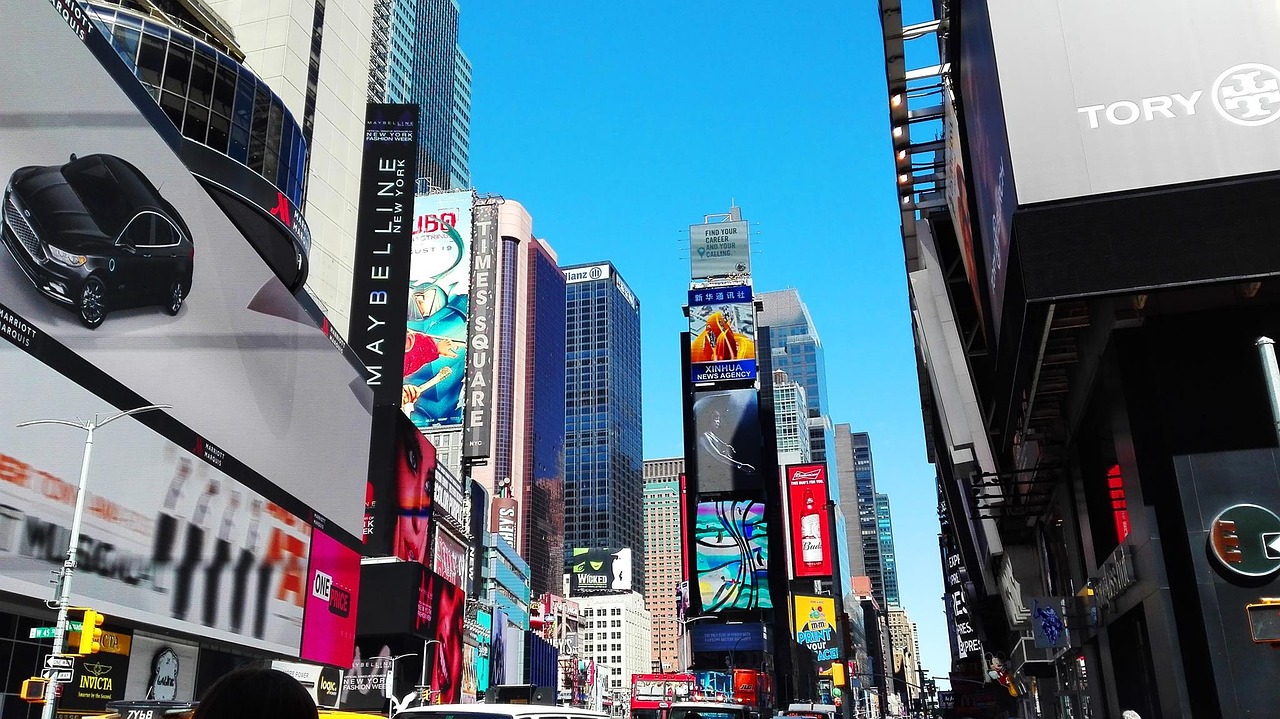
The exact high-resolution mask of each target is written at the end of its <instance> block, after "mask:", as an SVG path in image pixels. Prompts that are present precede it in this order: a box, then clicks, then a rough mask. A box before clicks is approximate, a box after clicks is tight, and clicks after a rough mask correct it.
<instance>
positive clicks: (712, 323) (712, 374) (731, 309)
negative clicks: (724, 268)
mask: <svg viewBox="0 0 1280 719" xmlns="http://www.w3.org/2000/svg"><path fill="white" fill-rule="evenodd" d="M755 340H756V308H755V304H754V303H753V302H752V299H751V287H750V286H748V285H742V286H737V287H717V288H715V289H694V290H689V342H690V345H689V359H690V363H691V370H692V377H691V380H692V381H693V382H694V383H695V384H702V383H710V382H725V381H731V380H732V381H740V380H753V379H755V378H756V341H755Z"/></svg>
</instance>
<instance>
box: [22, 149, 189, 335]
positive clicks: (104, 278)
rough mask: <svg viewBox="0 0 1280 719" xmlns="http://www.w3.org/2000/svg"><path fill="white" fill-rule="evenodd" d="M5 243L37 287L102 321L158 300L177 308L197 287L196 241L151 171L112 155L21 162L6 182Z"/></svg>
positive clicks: (91, 323)
mask: <svg viewBox="0 0 1280 719" xmlns="http://www.w3.org/2000/svg"><path fill="white" fill-rule="evenodd" d="M3 228H4V229H3V233H2V234H3V237H4V244H5V247H7V248H8V249H9V253H10V254H11V255H13V258H14V259H15V260H17V263H18V266H19V267H21V268H22V271H23V272H24V273H25V274H26V275H27V277H28V278H29V279H30V280H31V282H32V284H34V285H35V286H36V289H38V290H39V291H40V292H41V293H43V294H44V295H45V296H46V297H49V298H51V299H53V300H55V301H57V302H59V303H62V304H64V305H69V306H70V307H71V308H73V309H74V310H75V311H76V313H77V314H78V315H79V316H80V321H81V322H82V323H84V325H85V326H86V327H89V328H91V329H92V328H96V327H98V326H99V325H101V324H102V321H103V320H104V319H106V316H107V313H108V312H110V311H113V310H117V309H122V308H125V307H141V306H159V307H162V308H164V310H165V311H166V312H168V313H169V314H171V315H176V314H178V311H179V310H181V309H182V303H183V301H184V300H185V299H186V297H187V295H188V294H190V292H191V276H192V267H193V265H194V261H195V245H194V243H193V242H192V239H191V230H190V229H189V228H188V227H187V224H186V222H184V221H183V219H182V216H181V215H180V214H178V211H177V210H176V209H174V207H173V205H171V204H169V202H168V201H167V200H165V199H164V198H163V197H162V196H161V195H160V191H159V190H157V189H156V188H155V185H153V184H151V181H150V180H148V179H147V177H146V175H144V174H142V172H140V171H139V170H138V168H136V167H134V166H133V165H131V164H129V163H128V162H126V161H124V160H122V159H120V158H118V157H115V156H112V155H86V156H85V157H79V158H77V157H76V156H75V155H72V156H71V161H70V162H68V163H66V164H65V165H53V166H32V167H23V168H21V169H19V170H18V171H17V172H15V173H13V176H12V177H10V178H9V184H8V186H6V187H5V191H4V217H3Z"/></svg>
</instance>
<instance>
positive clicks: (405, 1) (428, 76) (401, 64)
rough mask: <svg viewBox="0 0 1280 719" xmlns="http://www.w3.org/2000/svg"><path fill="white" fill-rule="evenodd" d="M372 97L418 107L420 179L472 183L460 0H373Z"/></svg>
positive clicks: (435, 183)
mask: <svg viewBox="0 0 1280 719" xmlns="http://www.w3.org/2000/svg"><path fill="white" fill-rule="evenodd" d="M373 24H374V34H373V42H372V43H371V46H370V63H369V64H370V73H369V100H370V101H371V102H403V103H410V104H414V105H417V106H418V107H419V108H421V110H420V115H419V119H420V122H421V123H422V124H421V132H420V135H419V137H418V177H419V178H420V179H421V180H422V181H423V182H422V183H420V185H421V184H426V185H428V187H422V186H419V187H418V191H419V192H426V191H427V190H428V189H429V188H431V189H450V188H451V189H466V188H467V187H470V184H471V173H470V169H469V167H468V163H469V162H470V137H471V62H470V61H469V60H468V59H467V57H466V55H464V54H463V53H462V49H461V48H459V47H458V3H457V0H378V2H376V3H375V4H374V18H373Z"/></svg>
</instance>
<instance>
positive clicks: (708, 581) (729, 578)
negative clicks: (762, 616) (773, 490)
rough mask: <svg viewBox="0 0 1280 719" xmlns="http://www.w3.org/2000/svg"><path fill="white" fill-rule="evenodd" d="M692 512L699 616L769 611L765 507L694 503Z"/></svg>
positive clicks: (748, 503) (729, 502)
mask: <svg viewBox="0 0 1280 719" xmlns="http://www.w3.org/2000/svg"><path fill="white" fill-rule="evenodd" d="M697 509H698V516H697V520H696V523H695V524H694V528H693V541H694V554H695V557H694V562H695V571H696V573H697V582H698V592H699V596H700V597H701V606H702V612H703V613H706V612H723V611H732V610H738V609H747V610H751V609H772V608H773V602H772V599H771V598H770V596H769V575H768V563H769V533H768V525H767V522H766V521H765V517H764V504H763V503H762V502H758V501H754V500H725V501H716V502H699V503H698V508H697Z"/></svg>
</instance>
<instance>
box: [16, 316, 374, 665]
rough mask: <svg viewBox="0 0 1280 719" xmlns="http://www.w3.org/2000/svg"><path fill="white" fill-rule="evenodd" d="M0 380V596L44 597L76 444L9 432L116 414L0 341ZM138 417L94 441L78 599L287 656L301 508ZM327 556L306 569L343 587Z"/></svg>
mask: <svg viewBox="0 0 1280 719" xmlns="http://www.w3.org/2000/svg"><path fill="white" fill-rule="evenodd" d="M37 337H38V338H39V339H41V340H48V338H47V337H42V336H39V335H37ZM0 376H4V377H21V378H23V379H22V382H19V383H10V384H8V385H7V386H6V387H5V391H4V417H5V418H6V419H5V421H3V422H0V590H4V591H8V592H13V593H15V594H19V595H22V596H28V597H46V598H47V597H51V596H52V589H51V588H50V586H49V582H48V580H49V574H50V572H51V571H56V570H57V569H58V568H59V567H61V566H62V562H63V560H64V559H65V558H66V552H67V543H66V542H67V536H68V533H69V531H70V529H69V528H70V526H71V516H72V511H73V508H74V503H75V497H76V487H77V481H78V478H79V476H80V468H81V452H82V451H83V446H84V445H83V434H82V433H79V432H73V431H71V430H69V429H67V428H65V427H57V426H47V425H38V426H32V427H23V428H18V427H16V426H15V424H16V421H17V420H26V419H39V418H43V417H46V416H48V414H49V413H50V411H51V409H52V410H53V411H55V412H56V410H57V408H69V407H74V408H75V410H74V411H75V412H76V413H78V414H80V415H81V416H93V415H94V414H95V413H96V414H98V415H99V416H101V417H107V416H110V415H111V414H114V413H116V412H117V411H118V408H117V407H114V406H112V405H110V404H108V403H107V402H105V401H103V400H102V399H100V398H98V397H96V396H94V395H93V394H92V393H90V392H89V391H88V390H86V389H84V388H83V387H80V386H79V385H77V384H75V383H74V382H72V381H70V380H69V379H67V378H65V377H63V376H62V375H60V374H58V373H57V372H56V371H54V370H53V369H52V368H50V367H48V366H47V365H45V364H43V363H41V362H39V361H37V360H36V359H35V358H33V357H31V356H29V355H27V354H26V353H24V352H23V351H22V350H19V349H17V348H15V347H14V346H12V345H11V344H10V343H9V342H5V341H3V340H0ZM64 411H65V410H64ZM144 416H145V415H140V416H139V418H126V419H122V420H120V421H118V422H113V423H111V424H110V425H108V426H107V427H104V428H103V429H102V430H100V432H98V433H97V435H96V437H95V443H94V451H93V455H92V462H91V464H90V467H89V478H88V485H87V487H88V495H87V497H86V504H85V514H84V520H83V526H82V529H81V537H80V543H79V547H80V558H79V560H78V567H77V571H76V580H75V592H76V595H77V597H83V598H84V599H85V600H87V601H89V602H90V603H91V604H92V606H93V607H94V608H95V609H100V610H102V611H103V612H104V613H105V614H106V615H107V616H108V617H120V618H122V619H127V620H132V621H138V622H143V623H147V624H152V625H156V626H160V627H165V628H167V629H171V630H176V631H182V632H186V633H189V634H194V635H199V636H205V637H209V638H210V639H215V640H219V641H224V642H229V643H233V644H240V645H246V646H251V647H255V648H258V649H262V650H265V651H270V652H276V653H280V654H285V655H290V656H298V655H299V654H300V652H301V649H302V639H303V615H304V607H305V604H306V601H307V597H308V596H310V587H309V585H308V581H309V579H310V578H311V577H309V576H308V564H309V562H310V561H311V558H312V556H311V555H312V553H311V549H312V545H313V543H314V537H313V531H312V525H311V520H310V518H309V517H308V518H307V519H304V518H303V517H302V516H301V515H304V514H308V512H307V510H306V508H305V506H303V505H301V503H299V502H297V500H296V499H295V498H292V497H288V496H287V495H284V494H283V493H282V492H280V490H279V489H278V488H275V487H272V486H270V485H269V484H266V483H265V482H261V483H260V485H259V486H257V487H250V486H247V485H246V484H245V483H244V482H241V481H239V480H237V479H235V478H233V477H231V476H230V475H228V474H227V473H226V472H224V471H222V470H221V469H219V468H218V467H217V466H215V465H214V464H213V463H211V462H210V461H208V460H206V459H205V458H204V457H202V456H198V455H196V454H194V453H193V452H192V451H191V450H190V449H187V448H184V447H180V446H178V445H176V444H174V443H173V442H171V441H169V440H168V439H166V438H165V437H164V436H162V435H160V434H158V433H157V432H155V431H153V430H152V429H151V428H149V427H147V426H145V425H143V424H142V423H141V421H139V420H140V417H144ZM317 519H319V518H317ZM331 529H333V530H337V527H331ZM353 541H354V540H353ZM331 549H332V545H329V544H326V545H325V547H324V548H323V549H322V551H321V552H320V553H319V554H317V556H316V558H315V562H316V565H315V566H316V567H317V568H319V567H322V566H329V567H331V569H330V570H327V571H329V572H330V576H335V577H343V576H346V579H340V580H339V581H340V582H342V581H349V579H350V578H349V576H347V575H344V574H342V573H341V572H342V571H343V570H342V563H341V562H339V563H338V564H337V565H335V564H333V563H332V561H331V559H332V556H333V554H332V552H331V551H330V550H331ZM348 586H352V587H354V584H350V585H348ZM325 611H329V608H328V607H326V608H325ZM316 616H317V618H318V617H319V616H321V615H319V614H317V615H316ZM316 626H323V624H317V625H316ZM335 626H336V625H335ZM334 641H337V637H335V638H334ZM349 650H350V646H349V645H347V646H346V647H345V649H342V651H344V652H345V651H349Z"/></svg>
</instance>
